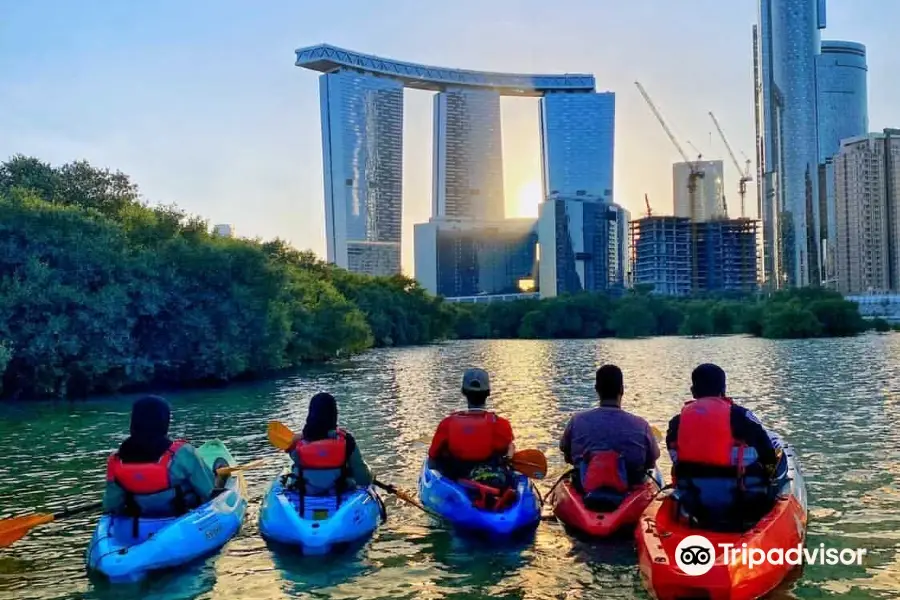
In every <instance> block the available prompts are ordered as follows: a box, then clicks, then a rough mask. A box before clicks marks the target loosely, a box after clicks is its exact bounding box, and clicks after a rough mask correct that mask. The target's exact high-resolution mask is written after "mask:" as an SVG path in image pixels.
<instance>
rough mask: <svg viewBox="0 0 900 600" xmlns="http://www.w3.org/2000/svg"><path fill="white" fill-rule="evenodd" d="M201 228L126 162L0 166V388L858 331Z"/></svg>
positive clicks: (179, 384) (750, 303) (776, 307)
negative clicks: (439, 281) (511, 296)
mask: <svg viewBox="0 0 900 600" xmlns="http://www.w3.org/2000/svg"><path fill="white" fill-rule="evenodd" d="M209 231H210V226H209V223H208V222H207V221H205V220H203V219H201V218H199V217H196V216H192V215H188V214H186V213H185V212H183V211H182V210H180V209H178V208H177V207H176V206H172V205H169V206H151V205H149V204H148V203H147V202H146V201H145V200H143V199H142V197H141V196H140V193H139V191H138V188H137V186H136V185H135V184H134V183H133V182H132V181H131V180H130V179H129V178H128V176H127V175H125V174H123V173H121V172H112V171H110V170H108V169H97V168H95V167H92V166H91V165H90V164H89V163H87V162H84V161H77V162H73V163H69V164H66V165H62V166H59V167H54V166H51V165H49V164H47V163H44V162H42V161H40V160H39V159H36V158H29V157H24V156H15V157H13V158H11V159H10V160H8V161H6V162H5V163H2V164H0V374H2V377H0V394H2V397H12V398H44V397H50V398H67V397H69V398H71V397H83V396H87V395H94V394H107V393H114V392H130V391H141V390H149V389H167V390H171V389H179V388H190V387H200V386H219V385H225V384H227V383H228V382H232V381H248V380H253V379H259V378H263V377H268V376H272V375H281V374H284V373H286V372H290V371H292V370H294V369H296V368H298V367H299V366H301V365H304V364H308V363H310V362H320V361H328V360H331V359H334V358H338V357H342V356H350V355H353V354H356V353H359V352H362V351H364V350H366V349H369V348H373V347H386V346H404V345H414V344H424V343H429V342H432V341H437V340H444V339H486V338H528V339H535V338H603V337H625V338H634V337H644V336H656V335H713V334H722V335H727V334H735V333H747V334H751V335H755V336H763V337H769V338H798V337H826V336H847V335H856V334H857V333H860V332H861V331H864V330H865V329H866V328H867V327H868V325H867V323H866V322H865V321H864V320H863V319H862V318H861V317H860V315H859V311H858V310H857V307H856V305H855V304H853V303H851V302H848V301H846V300H844V299H843V298H842V297H841V296H840V294H837V293H835V292H829V291H826V290H822V289H814V288H806V289H799V290H791V291H786V292H778V293H776V294H774V295H772V296H769V297H767V298H763V299H760V298H756V297H731V298H727V297H716V298H694V299H689V300H684V299H673V298H667V297H663V296H656V295H653V294H652V293H651V292H652V290H650V289H646V288H638V289H635V290H630V291H628V292H626V293H625V294H624V295H622V296H621V297H618V298H614V297H611V296H607V295H602V294H579V295H574V296H564V297H559V298H552V299H543V300H533V299H529V300H520V301H514V302H495V303H489V304H455V303H448V302H444V301H443V300H442V299H441V298H438V297H434V296H431V295H430V294H428V293H427V292H425V290H424V289H423V288H422V287H421V286H419V285H418V283H416V282H415V281H414V280H412V279H410V278H408V277H405V276H401V275H397V276H393V277H368V276H363V275H358V274H353V273H349V272H347V271H345V270H343V269H340V268H337V267H335V266H333V265H329V264H326V263H324V262H323V261H321V260H319V259H318V258H316V256H315V255H314V254H313V253H312V252H303V251H298V250H296V249H294V248H292V247H290V246H289V245H288V244H287V243H285V242H283V241H282V240H278V239H276V240H272V241H262V240H249V239H235V238H226V237H220V236H216V235H213V234H211V233H210V232H209ZM875 325H876V326H877V328H878V329H879V330H886V329H889V327H887V324H886V323H883V322H881V323H878V322H876V323H875Z"/></svg>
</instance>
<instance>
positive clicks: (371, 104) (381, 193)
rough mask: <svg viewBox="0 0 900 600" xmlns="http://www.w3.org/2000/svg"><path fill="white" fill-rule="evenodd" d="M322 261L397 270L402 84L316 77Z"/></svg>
mask: <svg viewBox="0 0 900 600" xmlns="http://www.w3.org/2000/svg"><path fill="white" fill-rule="evenodd" d="M320 99H321V105H322V153H323V155H324V157H323V164H324V168H325V232H326V247H327V258H328V261H329V262H333V263H335V264H337V265H338V266H340V267H344V268H346V269H349V270H351V271H354V272H357V273H366V274H369V275H392V274H394V273H399V272H400V243H401V238H400V236H401V221H402V215H403V205H402V187H403V186H402V184H403V84H402V83H401V82H399V81H395V80H392V79H386V78H382V77H375V76H374V75H368V74H365V73H359V72H356V71H351V70H343V69H339V70H337V71H333V72H330V73H327V74H325V75H322V77H321V78H320Z"/></svg>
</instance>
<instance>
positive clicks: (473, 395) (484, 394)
mask: <svg viewBox="0 0 900 600" xmlns="http://www.w3.org/2000/svg"><path fill="white" fill-rule="evenodd" d="M490 395H491V392H490V391H489V390H480V391H475V390H463V396H465V397H466V401H467V402H468V403H469V406H476V407H481V406H484V405H485V404H487V399H488V396H490Z"/></svg>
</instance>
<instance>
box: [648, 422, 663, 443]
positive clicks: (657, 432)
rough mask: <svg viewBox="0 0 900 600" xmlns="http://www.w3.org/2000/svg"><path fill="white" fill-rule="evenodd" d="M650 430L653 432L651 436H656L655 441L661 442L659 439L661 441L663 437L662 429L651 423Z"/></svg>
mask: <svg viewBox="0 0 900 600" xmlns="http://www.w3.org/2000/svg"><path fill="white" fill-rule="evenodd" d="M650 431H651V432H652V433H653V437H655V438H656V441H657V442H661V441H662V439H663V433H662V431H660V430H659V427H657V426H656V425H651V426H650Z"/></svg>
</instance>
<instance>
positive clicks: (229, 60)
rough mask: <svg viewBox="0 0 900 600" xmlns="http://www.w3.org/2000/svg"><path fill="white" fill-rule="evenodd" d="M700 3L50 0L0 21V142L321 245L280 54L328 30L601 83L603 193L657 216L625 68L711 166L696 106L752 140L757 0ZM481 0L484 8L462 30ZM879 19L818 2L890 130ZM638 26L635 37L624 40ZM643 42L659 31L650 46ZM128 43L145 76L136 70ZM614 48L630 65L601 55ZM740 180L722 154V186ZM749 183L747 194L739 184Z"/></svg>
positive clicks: (654, 175)
mask: <svg viewBox="0 0 900 600" xmlns="http://www.w3.org/2000/svg"><path fill="white" fill-rule="evenodd" d="M396 4H397V5H398V6H397V7H396V8H398V9H402V6H406V4H404V3H402V2H398V3H396ZM697 4H698V7H699V9H701V12H702V13H703V14H704V15H705V17H706V18H707V19H710V20H713V21H715V22H716V23H717V27H715V28H712V29H709V28H703V29H702V31H703V35H700V32H701V25H700V24H699V23H693V21H691V20H690V17H689V14H688V13H692V12H696V11H683V10H681V9H679V8H678V7H667V6H659V7H653V8H650V7H638V6H634V7H631V6H616V7H614V8H610V7H606V8H600V7H595V6H593V5H592V4H591V3H588V2H584V3H581V4H577V5H573V8H572V9H571V11H576V12H578V14H579V15H580V18H579V19H575V20H574V21H576V22H575V23H572V21H573V20H572V19H571V18H566V14H557V13H558V12H559V11H556V10H553V9H552V7H546V6H544V5H542V4H540V3H537V2H535V3H529V2H524V3H522V2H517V3H513V2H508V3H503V2H498V3H496V4H495V5H491V6H490V7H484V6H483V4H480V3H471V5H468V4H466V3H465V2H461V3H457V4H455V5H453V6H446V7H434V8H431V7H430V8H429V10H428V11H426V12H425V13H424V14H420V15H419V16H417V17H416V18H415V19H416V27H410V25H411V22H410V18H412V17H405V16H403V14H402V13H404V11H403V10H396V11H390V12H391V13H392V14H394V15H395V17H396V18H395V19H393V20H392V21H391V22H390V23H388V24H386V25H384V26H383V27H379V28H371V27H370V23H371V19H372V18H373V17H374V15H375V14H376V13H377V14H383V11H384V9H383V8H380V9H374V8H371V7H366V6H364V5H363V4H355V3H346V6H347V8H348V10H347V11H345V13H346V14H345V13H344V12H342V19H341V22H340V23H332V22H328V20H327V19H325V18H324V16H325V14H324V9H321V8H310V7H306V8H304V9H302V10H301V9H300V8H298V7H296V6H291V5H290V4H289V3H287V2H285V3H283V4H280V5H272V7H271V9H270V10H268V11H265V14H258V13H260V11H256V12H253V11H249V10H248V9H247V8H246V7H242V6H240V5H239V4H238V3H236V2H235V3H229V2H223V3H221V4H220V5H219V9H217V11H214V12H215V13H216V14H210V11H207V10H202V9H200V8H199V7H186V6H180V5H179V4H177V3H175V2H160V3H157V4H156V5H154V6H153V7H138V6H120V5H118V4H115V3H111V2H93V3H91V5H92V6H94V7H96V8H97V13H98V14H99V13H100V12H102V14H103V15H104V16H103V18H96V16H95V15H92V14H91V13H92V11H91V10H85V9H84V7H80V8H79V9H78V10H75V9H74V8H73V7H69V6H67V5H65V4H61V5H60V6H59V7H58V8H57V10H55V11H53V13H52V14H50V13H49V12H48V11H42V10H41V9H39V8H37V7H35V6H30V5H28V3H16V4H15V5H13V6H11V7H10V8H9V9H8V10H6V12H5V14H4V23H3V24H2V25H0V27H4V28H8V31H7V30H6V29H4V35H2V36H0V65H2V67H3V72H4V80H3V81H2V82H0V108H2V109H3V110H0V130H2V131H3V132H4V136H2V139H0V153H2V154H3V155H4V156H9V155H11V154H14V153H17V152H22V153H25V154H32V155H36V156H39V157H40V158H43V159H45V160H49V161H52V162H54V163H59V162H65V161H68V160H71V159H74V158H86V159H88V160H90V161H92V162H93V163H95V164H97V165H100V166H109V167H111V168H113V169H121V170H123V171H125V172H128V173H130V174H132V175H133V177H134V178H135V181H136V182H137V183H139V184H140V185H141V187H142V190H143V192H144V193H145V194H146V196H147V197H148V199H149V200H150V201H152V202H154V203H170V202H176V203H178V204H179V205H180V206H181V207H183V208H185V209H186V210H188V211H190V212H193V213H198V214H200V215H202V216H203V217H205V218H208V219H209V220H210V221H211V222H231V223H235V224H236V225H237V227H238V228H239V229H240V231H241V233H242V235H249V236H257V235H258V236H262V237H266V238H271V237H275V236H280V237H283V238H286V239H288V240H289V241H290V242H291V243H293V244H294V245H295V246H297V247H300V248H310V249H312V250H314V251H316V252H317V253H319V254H321V255H323V256H324V255H325V235H324V227H323V223H324V212H323V211H324V209H323V203H322V189H323V184H322V178H321V167H322V165H321V160H322V158H321V146H320V144H321V135H320V130H319V128H318V124H317V121H318V110H317V103H318V99H317V98H316V95H317V94H316V81H315V76H314V75H311V74H310V75H307V76H305V77H304V76H301V75H300V74H299V73H297V69H296V68H293V67H292V66H291V64H290V63H288V62H286V60H285V54H286V52H289V51H291V50H293V49H294V48H295V47H297V46H302V45H304V43H317V42H320V41H323V40H329V41H332V42H334V43H335V44H336V45H346V46H348V47H352V48H358V49H360V50H362V51H365V52H367V53H372V54H383V55H386V56H399V57H404V58H408V59H410V60H416V61H420V62H425V63H433V64H443V65H448V66H458V67H462V68H485V69H492V70H497V71H507V70H508V71H515V72H521V71H542V72H545V71H551V72H552V71H556V70H559V68H560V67H561V66H562V67H564V68H566V69H570V70H575V71H578V72H589V73H594V74H595V75H596V77H597V81H598V89H609V90H610V91H613V92H616V93H617V94H618V98H617V108H618V111H617V112H618V120H617V123H616V129H617V132H616V138H617V139H616V161H615V162H616V166H615V190H616V197H615V198H614V199H615V200H616V201H617V202H618V203H620V204H622V205H623V206H624V207H626V208H628V209H629V210H631V211H632V213H634V214H635V215H638V214H640V213H642V212H643V207H642V202H643V194H644V193H645V192H646V193H648V194H649V197H650V198H651V201H653V202H654V204H655V206H654V210H655V211H656V212H659V213H660V214H663V213H670V212H671V210H672V208H671V202H672V200H671V196H670V194H671V164H672V163H673V162H674V161H675V160H676V159H677V157H676V155H675V151H674V149H672V148H671V147H669V145H668V144H667V142H666V140H665V138H664V136H663V134H662V132H661V131H659V130H658V124H656V123H655V122H653V120H652V116H650V115H649V114H647V113H646V110H645V107H644V106H642V105H641V103H640V99H639V98H638V97H637V95H636V93H635V92H633V91H631V90H629V89H628V88H629V86H630V85H631V84H632V82H633V80H634V79H641V80H644V81H646V82H647V84H648V85H652V86H653V90H654V98H655V99H656V100H657V101H658V103H659V104H660V106H661V107H663V109H664V112H665V113H666V117H667V119H668V120H669V121H670V123H671V125H672V127H673V129H675V131H676V135H678V136H679V138H680V139H682V140H684V139H690V140H692V141H693V142H694V143H695V144H697V145H698V146H700V147H701V149H702V150H703V151H704V156H705V157H706V158H710V159H713V158H723V157H724V148H723V147H722V146H721V144H720V143H718V142H717V140H716V139H715V136H714V135H713V138H712V143H711V144H710V143H709V141H708V138H706V135H707V134H708V132H709V131H710V129H711V125H710V124H709V123H708V122H707V119H706V111H707V110H713V111H715V112H716V114H717V116H718V117H719V118H720V120H721V122H722V125H723V127H724V128H725V130H726V132H727V133H728V136H729V138H730V139H731V142H732V144H733V146H734V147H735V150H736V151H738V152H741V151H743V152H744V153H746V154H748V155H751V154H752V151H753V122H752V98H750V97H749V96H750V94H749V93H748V89H749V88H750V87H751V86H752V68H751V59H752V56H751V50H750V44H749V40H748V38H749V28H750V25H751V24H752V23H754V22H755V21H756V7H755V2H750V1H748V2H735V3H734V4H733V5H729V6H728V7H724V8H723V7H722V6H720V3H718V2H697ZM476 7H477V8H478V11H483V12H484V19H483V20H482V21H476V22H471V20H469V19H468V16H469V15H471V14H473V11H474V9H475V8H476ZM478 11H476V12H478ZM571 11H567V13H571ZM320 12H321V13H322V14H319V13H320ZM479 14H480V12H479ZM611 14H612V15H613V16H615V17H616V18H614V19H611V18H610V15H611ZM301 15H302V16H301ZM891 16H900V8H898V7H894V6H886V7H885V6H879V7H873V6H871V5H869V6H862V5H858V4H857V3H846V2H839V1H836V0H832V1H831V2H830V3H829V12H828V21H829V23H828V24H829V28H828V30H827V32H826V35H827V37H828V38H832V39H850V40H854V41H859V42H862V43H864V44H865V45H866V47H867V49H868V65H869V100H870V102H869V105H870V106H869V108H870V117H869V120H870V125H869V127H870V129H871V130H874V131H878V130H880V129H882V128H884V127H889V126H893V125H895V124H896V119H895V117H894V115H893V113H892V112H891V105H892V104H895V103H893V101H892V99H893V98H894V97H896V95H897V94H898V93H900V90H898V89H897V87H898V86H897V85H896V84H894V83H893V81H892V80H891V78H890V76H889V74H890V72H891V70H892V68H893V61H894V58H893V57H892V56H891V52H890V50H889V48H890V46H889V44H890V42H891V39H890V37H889V33H888V32H887V31H886V28H885V27H880V24H882V23H887V22H889V21H890V20H891ZM319 17H322V18H319ZM569 17H570V15H569ZM492 24H493V25H492ZM454 28H457V29H459V31H460V32H461V33H460V34H459V35H461V36H463V37H464V39H466V40H468V41H469V43H466V44H459V43H458V40H459V38H458V37H457V38H456V41H453V40H446V39H442V36H441V35H440V33H441V32H442V31H447V30H452V29H454ZM638 28H640V29H641V31H644V32H645V33H646V34H647V35H642V36H636V35H634V32H635V31H637V30H638ZM25 32H30V33H29V34H28V35H27V36H25ZM262 32H265V33H262ZM488 32H492V33H493V34H492V35H488ZM694 34H696V35H694ZM648 37H649V38H652V39H655V40H657V41H656V43H654V44H651V45H648V44H647V43H646V39H648ZM225 39H227V40H228V42H229V43H227V44H223V43H222V41H223V40H225ZM537 39H540V40H541V42H540V44H538V43H536V42H535V41H534V40H537ZM557 42H558V43H557ZM562 42H566V43H562ZM548 47H553V50H552V51H549V50H545V48H548ZM668 48H674V49H676V51H668V50H667V49H668ZM136 55H140V56H141V66H140V68H135V66H134V62H133V57H134V56H136ZM60 56H64V57H65V58H64V59H63V60H60ZM621 56H628V57H629V60H627V61H623V60H621V59H616V57H621ZM688 56H690V57H691V60H686V57H688ZM709 72H715V73H716V75H717V76H716V77H713V78H710V79H712V80H713V81H702V79H703V78H702V77H697V76H696V75H699V74H700V73H709ZM60 98H65V99H66V102H64V103H60V102H59V99H60ZM406 104H407V110H406V111H405V114H404V121H405V125H406V129H407V130H408V131H409V132H410V133H409V134H408V136H407V137H408V138H409V139H407V140H405V144H404V146H405V150H404V153H405V154H406V155H407V157H409V156H412V157H413V158H414V160H413V162H412V166H410V163H409V162H407V165H406V167H405V168H404V180H405V182H404V183H405V185H404V188H405V190H406V191H407V192H408V197H410V198H412V197H421V201H419V200H417V201H416V202H411V201H410V202H408V204H409V206H408V208H406V209H404V215H403V248H404V268H405V270H406V271H407V272H412V255H411V253H412V241H411V239H412V224H413V223H415V222H421V221H423V220H427V216H428V215H429V213H430V211H431V202H430V190H431V187H432V182H431V170H432V167H431V165H430V164H424V161H422V162H421V163H420V162H417V161H416V160H415V156H416V154H418V153H420V152H421V151H422V149H425V148H430V145H431V144H430V139H429V137H430V135H431V131H430V130H431V115H430V112H431V110H430V109H431V98H430V94H419V93H417V92H409V93H407V98H406ZM506 104H509V107H508V108H509V110H508V109H507V106H504V107H503V110H504V115H503V130H504V139H503V141H502V143H503V146H504V150H505V153H504V154H505V156H504V165H503V168H504V193H505V196H506V202H505V205H506V213H507V215H508V216H510V217H515V216H532V217H534V216H536V215H537V202H538V200H539V199H540V187H539V186H540V183H539V179H540V176H539V172H540V171H539V170H540V161H539V143H538V136H537V133H538V131H537V130H538V127H537V123H536V120H537V119H536V115H537V103H536V101H533V100H519V99H515V100H512V101H509V102H506ZM536 154H537V155H538V156H535V155H536ZM736 178H737V173H736V172H735V171H734V169H733V167H732V166H731V165H730V164H728V163H727V162H726V165H725V189H726V194H728V191H729V190H730V189H732V188H733V187H735V184H736ZM748 194H749V196H750V197H752V196H753V194H755V188H754V187H753V186H752V185H751V188H750V189H749V190H748ZM729 200H730V197H729ZM752 205H753V203H752V202H748V206H749V207H752ZM754 212H755V211H753V210H752V209H751V210H750V211H749V213H750V216H754V215H753V213H754Z"/></svg>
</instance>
